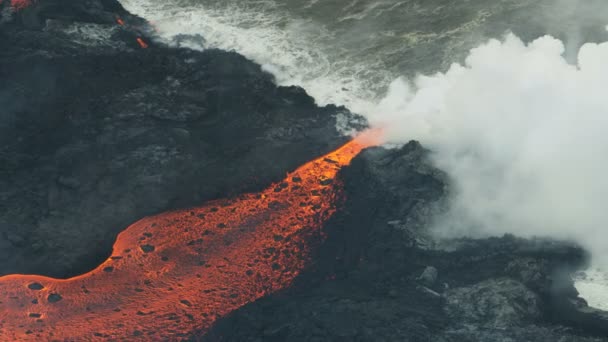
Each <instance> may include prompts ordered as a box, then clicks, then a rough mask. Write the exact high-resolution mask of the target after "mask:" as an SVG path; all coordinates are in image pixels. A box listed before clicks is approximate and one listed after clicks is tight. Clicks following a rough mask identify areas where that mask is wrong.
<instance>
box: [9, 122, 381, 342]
mask: <svg viewBox="0 0 608 342" xmlns="http://www.w3.org/2000/svg"><path fill="white" fill-rule="evenodd" d="M374 136H375V134H373V133H368V134H364V135H362V136H359V137H358V138H356V139H355V140H353V141H351V142H349V143H347V144H346V145H344V146H343V147H341V148H339V149H338V150H336V151H334V152H332V153H329V154H327V155H325V156H323V157H321V158H318V159H316V160H313V161H311V162H309V163H307V164H305V165H303V166H302V167H300V168H299V169H297V170H296V171H294V172H293V173H291V174H288V175H287V178H286V179H285V180H284V181H282V182H280V183H277V184H274V185H272V186H271V187H270V188H268V189H267V190H265V191H262V192H260V193H257V194H247V195H242V196H239V197H238V198H234V199H229V200H218V201H213V202H210V203H207V204H206V205H204V206H202V207H199V208H194V209H190V210H181V211H175V212H170V213H164V214H160V215H157V216H153V217H148V218H144V219H142V220H140V221H138V222H136V223H135V224H133V225H131V226H130V227H128V228H127V229H126V230H125V231H123V232H122V233H120V234H119V235H118V238H117V241H116V243H115V244H114V249H113V253H112V256H111V257H110V258H109V259H107V260H106V261H105V262H104V263H103V264H101V265H100V266H99V267H97V268H96V269H95V270H93V271H91V272H89V273H86V274H83V275H81V276H77V277H74V278H71V279H67V280H59V279H53V278H48V277H43V276H36V275H9V276H5V277H1V278H0V340H2V341H53V340H57V341H85V340H96V339H104V340H105V339H110V340H128V341H132V340H141V341H174V340H179V339H180V338H182V337H184V336H187V335H188V334H189V333H191V332H193V331H197V330H198V331H203V332H204V331H205V330H207V329H208V328H209V327H210V326H211V325H212V324H213V322H214V321H216V320H217V319H218V318H219V317H221V316H224V315H226V314H228V313H229V312H231V311H233V310H235V309H237V308H239V307H241V306H243V305H245V304H247V303H249V302H252V301H254V300H256V299H258V298H260V297H263V296H265V295H267V294H269V293H272V292H275V291H277V290H279V289H282V288H285V287H287V286H289V285H290V284H291V283H292V281H293V279H294V278H295V277H296V276H297V275H298V274H299V273H300V271H301V270H302V269H303V268H304V267H305V265H306V264H307V262H308V261H309V252H310V248H309V245H308V242H309V241H310V237H312V236H315V235H318V234H320V228H321V226H322V224H323V222H325V221H326V220H327V219H328V218H329V217H330V216H331V215H332V214H333V213H334V211H335V208H336V205H337V202H338V201H339V198H340V193H341V189H342V186H341V183H340V181H338V180H336V179H335V177H336V175H337V172H338V171H339V170H340V168H341V167H342V166H344V165H347V164H349V163H350V161H351V159H352V158H353V157H354V156H356V155H357V154H358V153H359V152H360V151H361V150H362V149H363V148H365V147H368V146H371V145H375V144H376V143H377V142H378V141H377V140H376V139H374Z"/></svg>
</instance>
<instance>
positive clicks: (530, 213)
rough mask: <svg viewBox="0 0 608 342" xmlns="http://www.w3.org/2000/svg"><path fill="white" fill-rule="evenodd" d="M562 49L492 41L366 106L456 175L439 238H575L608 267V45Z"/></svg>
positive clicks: (394, 135)
mask: <svg viewBox="0 0 608 342" xmlns="http://www.w3.org/2000/svg"><path fill="white" fill-rule="evenodd" d="M564 51H565V48H564V44H563V43H562V42H561V41H559V40H557V39H555V38H552V37H549V36H546V37H542V38H539V39H538V40H536V41H534V42H532V43H530V44H525V43H523V42H522V41H521V40H520V39H519V38H517V37H515V36H514V35H508V36H507V37H506V38H505V39H504V41H498V40H492V41H489V42H488V43H486V44H484V45H482V46H480V47H478V48H476V49H473V50H472V51H471V53H470V55H469V56H468V58H467V59H466V63H465V65H464V66H463V65H457V64H455V65H453V66H452V67H451V68H450V69H449V71H447V72H446V73H438V74H436V75H433V76H420V77H418V78H417V79H416V80H415V81H414V82H412V83H411V84H410V83H409V82H408V81H407V80H404V79H398V80H396V81H395V82H393V84H392V85H391V87H390V91H389V93H388V95H387V96H386V98H384V99H383V100H382V101H381V102H380V104H379V105H378V106H377V107H376V108H375V112H374V113H369V114H368V118H369V120H370V121H371V123H372V124H373V125H375V126H382V127H384V128H385V130H386V132H387V136H388V137H389V139H390V140H391V141H393V142H405V141H407V140H409V139H418V140H420V141H421V142H422V143H423V145H426V146H427V147H429V148H430V149H431V150H433V151H434V154H433V158H434V161H435V163H436V164H437V166H438V167H439V168H441V169H443V170H445V171H446V172H447V173H448V174H449V176H450V177H451V179H452V182H453V190H454V191H453V194H452V198H451V206H450V210H449V212H448V213H447V214H446V215H445V216H444V217H442V218H440V219H439V220H438V222H437V224H436V227H435V230H436V232H437V233H438V234H440V235H443V236H462V235H467V236H473V237H481V236H488V235H501V234H504V233H514V234H517V235H520V236H550V237H553V238H560V239H572V240H575V241H577V242H579V243H580V244H582V245H583V246H584V247H586V248H588V249H589V250H590V251H591V252H592V253H593V256H594V258H595V261H596V262H597V263H599V264H601V265H604V266H608V210H607V209H606V203H607V202H604V201H606V200H607V199H608V95H607V93H606V88H605V87H606V86H607V85H608V63H606V61H608V43H604V44H585V45H584V46H582V48H581V49H580V51H579V53H578V65H571V64H568V62H567V61H566V60H565V59H564V57H563V53H564Z"/></svg>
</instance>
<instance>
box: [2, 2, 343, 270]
mask: <svg viewBox="0 0 608 342" xmlns="http://www.w3.org/2000/svg"><path fill="white" fill-rule="evenodd" d="M0 6H3V8H2V11H3V13H5V17H4V19H3V21H2V22H1V23H0V79H1V80H2V82H1V83H0V274H8V273H37V274H44V275H50V276H56V277H66V276H70V275H75V274H79V273H81V272H84V271H87V270H89V269H91V268H92V267H94V266H96V265H97V264H99V262H100V261H102V260H103V259H104V258H106V257H108V255H109V253H110V252H111V247H112V244H113V242H114V239H115V236H116V234H117V233H119V232H120V231H122V230H123V229H125V228H126V227H127V226H128V225H129V224H130V223H133V222H134V221H136V220H138V219H140V218H142V217H144V216H147V215H151V214H155V213H159V212H163V211H167V210H170V209H172V208H183V207H188V206H193V205H197V204H201V203H203V202H205V201H206V200H209V199H214V198H219V197H226V196H231V195H235V194H238V193H242V192H246V191H254V190H258V189H261V188H264V187H266V186H268V184H270V183H271V182H273V181H278V180H280V179H281V178H282V177H283V176H284V175H285V174H286V172H288V171H290V170H293V169H295V168H296V167H298V166H299V165H301V164H303V163H304V162H306V161H308V160H310V159H312V158H314V157H316V156H318V155H321V154H323V153H326V152H329V151H330V150H332V149H334V148H336V147H337V146H339V145H340V144H341V143H343V142H344V141H345V140H346V138H345V137H343V136H342V135H341V134H339V133H338V132H337V130H336V128H335V127H336V116H337V115H350V114H349V113H348V112H347V111H346V110H345V109H343V108H337V107H333V106H328V107H324V108H319V107H317V106H316V105H315V103H314V100H313V99H312V98H311V97H309V96H308V95H307V94H306V93H305V92H304V91H303V90H302V89H299V88H295V87H277V86H276V85H275V83H274V79H273V77H272V76H271V75H269V74H267V73H265V72H263V71H262V70H261V67H260V66H259V65H256V64H254V63H252V62H251V61H249V60H247V59H245V58H244V57H242V56H240V55H238V54H236V53H233V52H224V51H218V50H208V51H205V52H196V51H192V50H187V49H173V48H168V47H164V46H160V45H156V44H154V43H153V39H152V38H151V37H148V36H142V34H143V32H145V31H146V27H145V24H142V21H141V19H139V18H136V17H133V16H130V15H129V14H128V13H126V12H125V11H124V10H123V9H122V7H121V6H120V5H119V4H118V3H117V2H115V1H105V0H104V1H85V2H81V1H67V0H66V1H54V0H45V1H40V2H37V3H36V5H35V6H33V7H30V8H27V9H25V10H23V11H21V12H17V13H13V12H11V11H10V10H9V9H8V7H7V6H8V4H7V3H6V2H4V4H3V5H0ZM33 17H35V18H33ZM119 17H120V18H121V19H122V20H123V21H125V22H126V24H125V25H124V26H121V25H118V24H117V23H116V18H119ZM36 23H37V24H36ZM35 24H36V25H35ZM38 24H39V25H38ZM139 36H142V37H144V38H143V39H144V40H145V41H147V42H148V44H149V45H150V47H149V48H147V49H142V48H140V46H139V44H138V43H137V42H136V40H135V39H136V37H139Z"/></svg>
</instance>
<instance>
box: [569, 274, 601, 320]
mask: <svg viewBox="0 0 608 342" xmlns="http://www.w3.org/2000/svg"><path fill="white" fill-rule="evenodd" d="M575 281H576V282H575V285H576V289H577V290H578V292H579V293H580V295H581V297H583V298H585V300H587V303H588V304H589V306H591V307H594V308H597V309H600V310H605V311H608V273H605V272H603V271H601V270H599V269H592V270H588V271H586V272H581V273H579V274H578V275H577V276H576V277H575Z"/></svg>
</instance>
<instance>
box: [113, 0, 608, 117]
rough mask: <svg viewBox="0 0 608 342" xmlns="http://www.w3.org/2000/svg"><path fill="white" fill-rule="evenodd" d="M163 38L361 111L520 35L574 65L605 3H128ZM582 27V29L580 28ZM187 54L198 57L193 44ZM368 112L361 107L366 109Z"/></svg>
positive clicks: (594, 35)
mask: <svg viewBox="0 0 608 342" xmlns="http://www.w3.org/2000/svg"><path fill="white" fill-rule="evenodd" d="M122 3H123V4H124V5H125V6H126V7H127V9H129V10H130V11H132V12H135V13H137V14H139V15H141V16H143V17H145V18H147V19H149V20H152V21H153V22H154V23H155V24H156V25H157V27H158V28H159V30H160V32H161V34H162V35H163V36H164V37H165V38H167V39H169V40H170V39H172V38H174V37H175V36H178V35H184V34H189V35H197V34H200V35H202V36H203V37H204V39H205V43H204V46H205V47H218V48H222V49H229V50H232V49H233V50H236V51H237V52H240V53H242V54H244V55H245V56H247V57H249V58H251V59H253V60H255V61H256V62H258V63H260V64H262V65H264V66H265V67H266V68H267V69H268V70H270V71H271V72H272V73H274V74H275V75H276V76H277V78H278V80H279V82H280V83H282V84H297V85H300V86H303V87H304V88H306V89H307V91H309V92H310V93H311V94H312V95H313V96H314V97H315V98H316V99H317V101H318V102H320V103H339V104H345V105H347V106H349V107H350V108H351V109H354V110H358V109H361V110H362V108H361V107H362V106H365V105H366V103H365V102H366V101H373V100H374V99H377V97H378V96H380V95H381V94H383V92H384V91H385V90H386V87H387V86H388V84H390V82H391V81H393V80H394V79H395V78H396V77H399V76H408V77H411V76H413V75H416V74H418V73H424V74H428V73H434V72H437V71H445V70H446V69H447V68H448V67H449V65H450V64H451V63H453V62H459V61H461V60H462V59H463V57H464V56H465V55H466V53H467V52H468V50H469V49H471V48H473V47H475V46H477V45H479V44H480V43H482V42H484V41H486V40H487V39H489V38H501V37H502V36H503V35H504V34H505V33H506V32H510V31H512V32H515V33H516V34H517V35H518V36H520V37H522V38H523V39H524V40H532V39H534V38H536V37H539V36H542V35H545V34H552V35H554V36H556V37H558V38H560V39H562V40H563V41H565V43H566V45H567V47H568V50H569V51H568V52H567V53H568V54H570V55H572V56H574V55H575V52H576V48H577V47H578V46H579V45H580V44H581V43H582V42H587V41H597V40H602V39H603V38H604V36H605V31H604V26H605V24H606V23H607V22H608V21H607V20H605V15H604V13H608V12H607V10H608V2H606V1H602V0H580V1H577V0H501V1H487V0H466V1H465V0H457V1H454V0H401V1H400V0H285V1H281V0H260V1H256V0H250V1H239V0H164V1H160V0H123V1H122ZM583 17H584V18H585V20H584V21H583V20H581V18H583ZM181 44H183V45H187V46H191V47H201V46H200V41H198V40H195V39H183V37H182V39H181ZM362 102H363V103H362Z"/></svg>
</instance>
